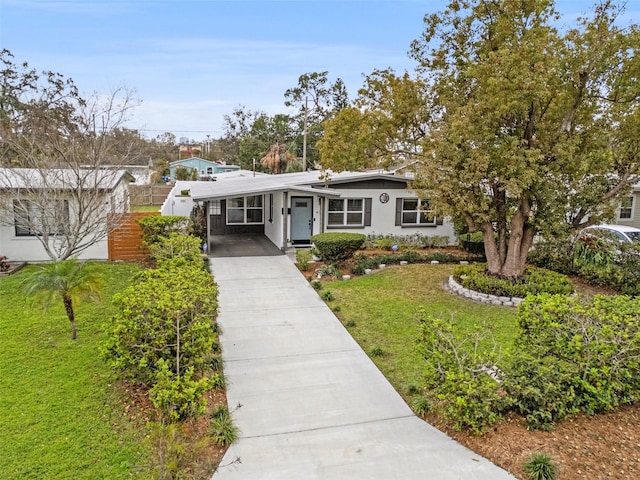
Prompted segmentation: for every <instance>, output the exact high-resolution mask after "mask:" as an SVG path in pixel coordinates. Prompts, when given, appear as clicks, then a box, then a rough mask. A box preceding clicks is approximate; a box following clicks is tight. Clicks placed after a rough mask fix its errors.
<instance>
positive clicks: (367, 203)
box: [364, 198, 371, 227]
mask: <svg viewBox="0 0 640 480" xmlns="http://www.w3.org/2000/svg"><path fill="white" fill-rule="evenodd" d="M364 226H365V227H370V226H371V199H370V198H365V199H364Z"/></svg>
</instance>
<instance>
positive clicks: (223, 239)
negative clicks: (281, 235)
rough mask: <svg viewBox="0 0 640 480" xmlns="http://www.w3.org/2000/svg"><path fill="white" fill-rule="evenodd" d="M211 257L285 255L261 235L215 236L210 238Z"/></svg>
mask: <svg viewBox="0 0 640 480" xmlns="http://www.w3.org/2000/svg"><path fill="white" fill-rule="evenodd" d="M208 248H209V250H208V252H207V253H208V254H209V256H210V257H264V256H274V255H284V252H283V251H282V250H280V249H279V248H278V247H276V246H275V245H274V244H273V243H272V242H271V240H269V239H268V238H267V237H266V236H264V235H259V234H237V235H214V236H212V237H209V247H208Z"/></svg>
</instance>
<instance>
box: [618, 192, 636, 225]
mask: <svg viewBox="0 0 640 480" xmlns="http://www.w3.org/2000/svg"><path fill="white" fill-rule="evenodd" d="M618 218H620V220H630V219H631V218H633V197H625V198H623V199H622V203H621V204H620V214H619V217H618Z"/></svg>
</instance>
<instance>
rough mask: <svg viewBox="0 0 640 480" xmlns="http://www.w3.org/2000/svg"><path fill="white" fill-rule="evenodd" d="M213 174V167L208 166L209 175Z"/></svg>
mask: <svg viewBox="0 0 640 480" xmlns="http://www.w3.org/2000/svg"><path fill="white" fill-rule="evenodd" d="M211 174H213V167H207V175H211Z"/></svg>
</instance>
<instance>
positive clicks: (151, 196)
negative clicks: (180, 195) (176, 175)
mask: <svg viewBox="0 0 640 480" xmlns="http://www.w3.org/2000/svg"><path fill="white" fill-rule="evenodd" d="M172 188H173V187H172V186H170V185H129V194H130V196H131V204H132V205H162V203H163V202H164V201H165V199H166V198H167V195H169V192H170V191H171V189H172Z"/></svg>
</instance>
